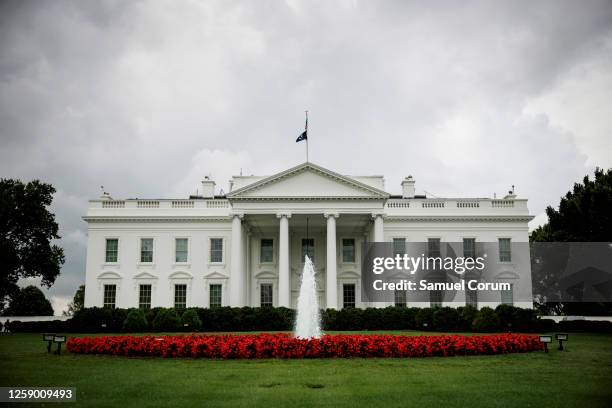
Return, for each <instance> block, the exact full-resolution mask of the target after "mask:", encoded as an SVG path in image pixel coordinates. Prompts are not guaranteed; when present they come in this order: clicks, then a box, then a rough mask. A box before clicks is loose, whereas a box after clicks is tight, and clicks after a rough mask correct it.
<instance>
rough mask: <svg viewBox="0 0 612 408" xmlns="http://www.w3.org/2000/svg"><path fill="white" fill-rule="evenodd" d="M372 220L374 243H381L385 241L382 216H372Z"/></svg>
mask: <svg viewBox="0 0 612 408" xmlns="http://www.w3.org/2000/svg"><path fill="white" fill-rule="evenodd" d="M372 218H374V242H383V241H384V240H385V234H384V224H383V215H382V214H372Z"/></svg>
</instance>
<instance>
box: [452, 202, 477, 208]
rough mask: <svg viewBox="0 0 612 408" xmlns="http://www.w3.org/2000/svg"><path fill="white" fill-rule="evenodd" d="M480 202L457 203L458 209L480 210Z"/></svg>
mask: <svg viewBox="0 0 612 408" xmlns="http://www.w3.org/2000/svg"><path fill="white" fill-rule="evenodd" d="M479 207H480V203H479V202H478V201H457V208H479Z"/></svg>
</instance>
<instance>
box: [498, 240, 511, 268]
mask: <svg viewBox="0 0 612 408" xmlns="http://www.w3.org/2000/svg"><path fill="white" fill-rule="evenodd" d="M511 260H512V253H511V250H510V238H500V239H499V262H510V261H511Z"/></svg>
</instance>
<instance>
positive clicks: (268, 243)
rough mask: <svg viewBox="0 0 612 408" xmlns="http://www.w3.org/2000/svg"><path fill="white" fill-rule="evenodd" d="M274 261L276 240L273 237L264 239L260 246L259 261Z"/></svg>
mask: <svg viewBox="0 0 612 408" xmlns="http://www.w3.org/2000/svg"><path fill="white" fill-rule="evenodd" d="M273 261H274V241H273V240H271V239H262V240H261V246H260V247H259V262H262V263H263V262H273Z"/></svg>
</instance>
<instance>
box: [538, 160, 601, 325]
mask: <svg viewBox="0 0 612 408" xmlns="http://www.w3.org/2000/svg"><path fill="white" fill-rule="evenodd" d="M546 215H548V223H546V224H544V225H542V226H540V227H538V228H537V229H536V230H534V231H533V232H532V233H531V235H530V236H529V240H530V241H531V242H612V169H608V170H607V171H604V170H602V169H599V168H597V169H596V170H595V175H594V178H593V179H590V178H589V176H588V175H587V176H585V177H584V179H583V180H582V184H581V183H574V188H573V189H572V191H568V193H567V194H566V195H565V197H562V198H561V202H560V203H559V209H555V208H553V207H551V206H548V207H547V208H546ZM546 251H551V252H552V253H554V254H555V256H554V257H553V256H546V257H545V258H546V259H547V262H557V263H559V264H560V265H561V266H562V264H563V262H564V261H565V260H564V259H563V257H562V256H560V255H561V254H560V252H559V247H558V246H557V247H555V246H554V245H551V246H550V248H547V247H546V246H542V245H540V247H539V253H540V254H543V253H545V252H546ZM561 266H560V267H558V268H557V267H554V265H552V266H551V265H547V267H546V268H543V265H537V264H536V265H535V269H534V270H533V271H532V273H533V274H534V277H535V276H536V275H537V276H538V278H537V279H534V282H533V283H534V292H535V293H536V295H537V294H538V293H539V291H540V289H548V291H550V289H551V288H554V287H556V286H558V285H559V276H558V274H557V273H555V271H560V270H561V269H562V268H561ZM538 268H540V269H542V270H546V271H549V272H550V273H546V274H543V273H539V272H538V270H539V269H538ZM536 301H537V299H536ZM538 303H539V304H537V305H536V306H537V307H538V308H539V309H541V310H542V311H543V312H545V313H546V312H563V313H566V314H585V315H586V314H601V313H604V314H605V313H606V311H609V310H610V309H611V307H610V306H611V305H610V304H603V303H591V302H584V303H567V302H554V303H549V304H543V303H541V302H538Z"/></svg>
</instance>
